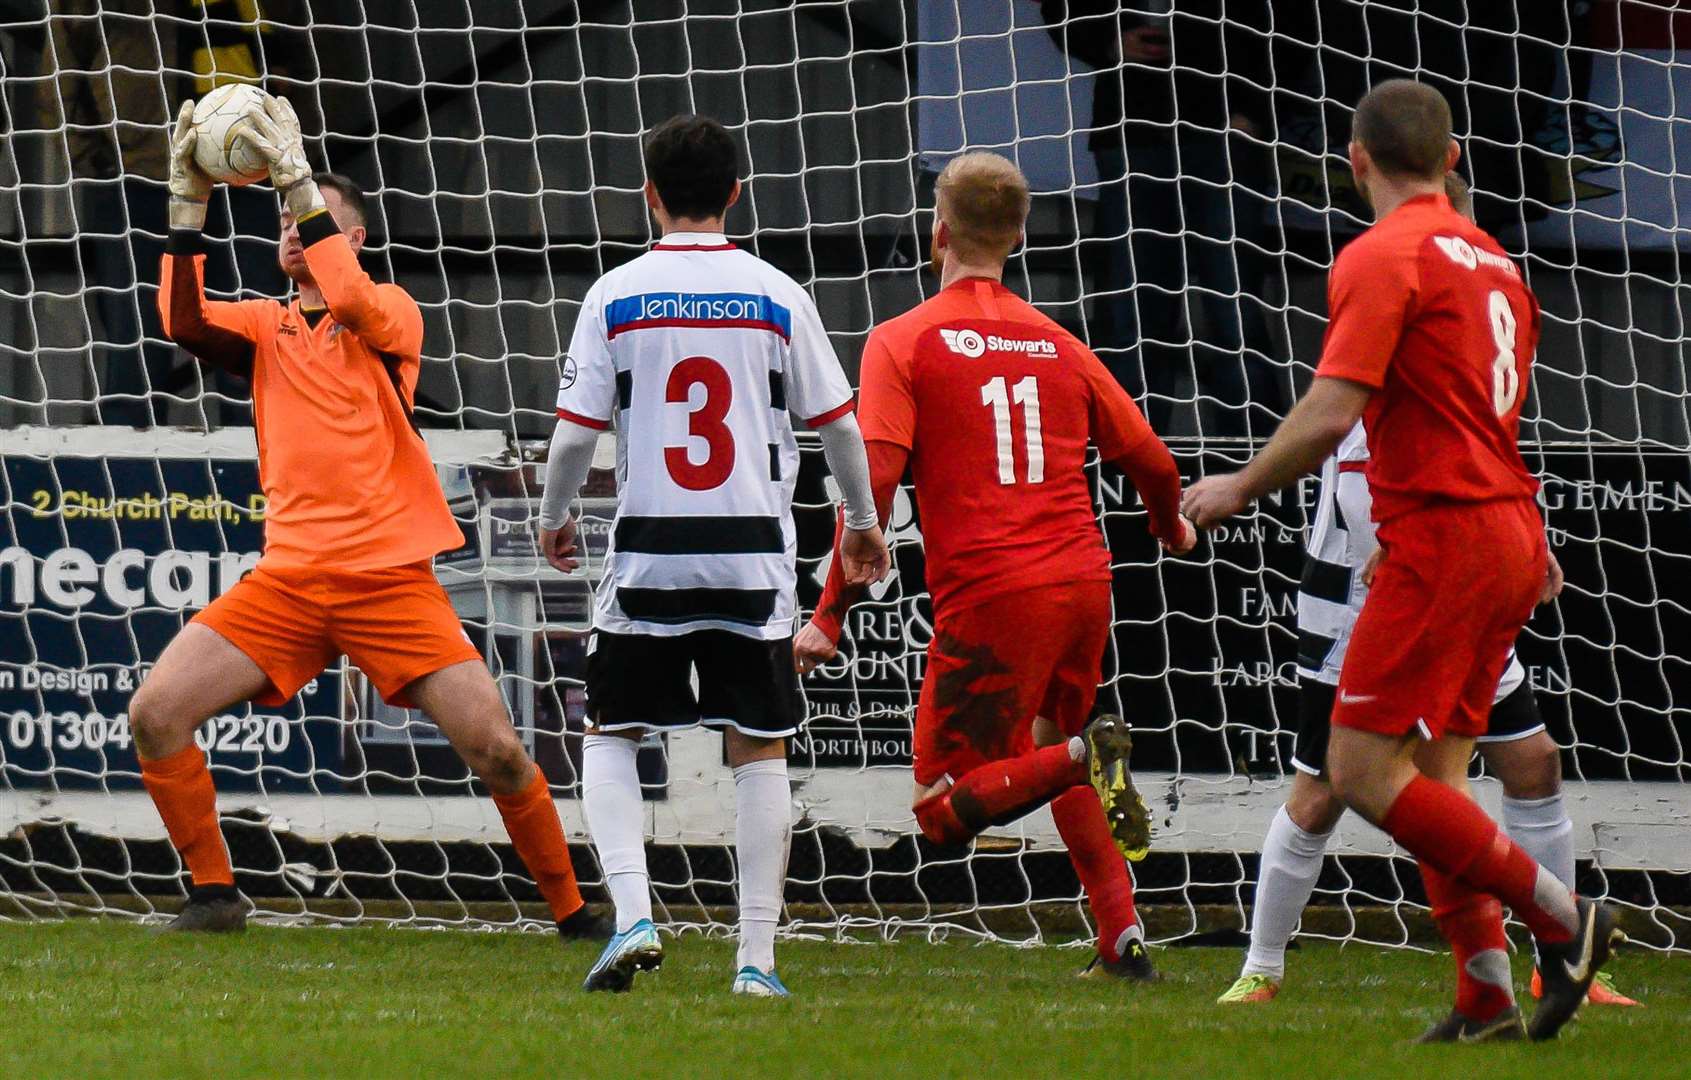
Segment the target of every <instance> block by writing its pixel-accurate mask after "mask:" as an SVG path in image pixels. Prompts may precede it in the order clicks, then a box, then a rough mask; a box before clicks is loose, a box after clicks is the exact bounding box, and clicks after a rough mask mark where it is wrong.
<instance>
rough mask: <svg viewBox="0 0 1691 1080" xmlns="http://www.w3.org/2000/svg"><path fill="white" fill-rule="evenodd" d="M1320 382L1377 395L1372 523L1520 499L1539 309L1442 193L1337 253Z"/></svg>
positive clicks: (1513, 271) (1493, 245)
mask: <svg viewBox="0 0 1691 1080" xmlns="http://www.w3.org/2000/svg"><path fill="white" fill-rule="evenodd" d="M1327 309H1328V313H1329V316H1330V321H1329V322H1328V324H1327V341H1326V344H1325V346H1324V347H1323V348H1322V353H1321V364H1320V366H1319V367H1317V368H1316V371H1315V373H1316V374H1317V375H1331V376H1335V377H1337V378H1341V379H1349V380H1351V381H1353V382H1359V383H1362V384H1364V385H1366V386H1370V387H1373V388H1374V389H1375V390H1376V391H1378V392H1377V393H1375V394H1374V396H1373V397H1372V399H1370V401H1369V403H1368V408H1367V410H1366V412H1364V414H1363V423H1364V426H1365V427H1366V428H1367V430H1368V452H1369V455H1370V458H1369V462H1368V487H1369V489H1370V490H1371V491H1372V492H1373V495H1374V520H1375V521H1378V522H1384V521H1388V520H1390V519H1391V518H1393V517H1396V516H1398V515H1399V514H1403V513H1405V512H1407V511H1410V510H1414V509H1416V508H1418V507H1421V506H1426V505H1429V504H1432V503H1439V502H1484V501H1488V500H1492V499H1530V498H1532V497H1533V496H1534V495H1535V494H1536V493H1537V492H1538V481H1537V480H1536V479H1535V478H1534V477H1533V475H1532V474H1531V473H1530V472H1528V471H1527V466H1526V462H1524V461H1523V460H1522V459H1521V450H1520V446H1519V445H1518V443H1517V439H1518V437H1519V432H1520V426H1521V405H1522V403H1523V402H1524V400H1525V398H1526V391H1527V373H1528V371H1529V369H1530V368H1531V366H1532V359H1533V354H1534V352H1536V351H1537V349H1538V329H1539V314H1538V301H1537V299H1536V298H1534V296H1533V294H1532V290H1531V289H1529V288H1527V285H1526V282H1524V281H1522V280H1521V272H1520V269H1519V268H1518V267H1516V265H1515V263H1514V262H1513V261H1512V260H1511V259H1510V258H1509V257H1508V256H1507V255H1505V254H1504V253H1503V249H1502V248H1501V247H1500V246H1498V243H1497V241H1495V240H1493V239H1492V238H1491V237H1490V236H1489V235H1487V234H1486V233H1485V231H1484V230H1482V229H1480V228H1479V227H1478V226H1476V225H1474V224H1473V223H1472V222H1470V221H1469V220H1468V219H1467V218H1465V217H1463V216H1462V215H1461V214H1459V213H1457V212H1456V211H1455V210H1453V209H1452V208H1451V205H1450V201H1449V200H1448V199H1446V198H1445V197H1444V196H1443V195H1423V196H1420V197H1418V198H1414V199H1410V200H1409V201H1408V202H1406V203H1404V204H1403V205H1402V206H1400V207H1399V208H1398V209H1396V210H1394V211H1392V213H1391V214H1389V215H1387V216H1386V217H1385V219H1384V220H1382V221H1379V222H1377V223H1376V224H1375V225H1374V226H1373V227H1372V228H1370V229H1369V230H1368V231H1367V232H1365V233H1363V234H1362V235H1361V236H1359V237H1357V238H1356V239H1355V240H1354V241H1352V242H1351V244H1350V246H1348V247H1346V248H1345V249H1344V251H1343V252H1341V253H1340V254H1339V258H1338V261H1337V262H1335V263H1334V264H1333V272H1332V274H1331V275H1330V277H1329V278H1328V284H1327Z"/></svg>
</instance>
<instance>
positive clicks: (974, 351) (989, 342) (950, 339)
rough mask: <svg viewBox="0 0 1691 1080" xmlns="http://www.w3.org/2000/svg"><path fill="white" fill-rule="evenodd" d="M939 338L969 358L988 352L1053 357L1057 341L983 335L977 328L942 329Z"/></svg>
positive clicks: (953, 350)
mask: <svg viewBox="0 0 1691 1080" xmlns="http://www.w3.org/2000/svg"><path fill="white" fill-rule="evenodd" d="M939 336H940V338H941V339H942V340H943V341H944V342H945V347H946V348H947V349H950V350H951V351H952V352H954V353H956V354H957V355H959V356H966V357H968V358H969V359H970V360H973V359H975V358H976V357H978V356H983V355H985V354H986V353H988V352H1007V353H1022V354H1023V355H1026V356H1039V357H1055V356H1056V355H1057V343H1056V342H1054V341H1051V340H1050V339H1048V338H1004V337H999V336H998V335H997V334H987V335H985V336H984V337H983V336H982V335H981V333H980V331H978V330H949V329H942V330H941V331H940V332H939Z"/></svg>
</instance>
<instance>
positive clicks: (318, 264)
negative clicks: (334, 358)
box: [299, 210, 423, 360]
mask: <svg viewBox="0 0 1691 1080" xmlns="http://www.w3.org/2000/svg"><path fill="white" fill-rule="evenodd" d="M299 238H300V243H302V244H304V245H305V264H306V266H307V267H309V268H310V270H311V277H312V279H313V280H314V281H316V282H317V287H318V288H319V289H321V290H323V302H324V303H326V304H328V305H329V314H330V315H333V316H334V318H335V321H336V322H338V323H340V324H341V325H342V326H344V327H346V328H347V329H348V330H351V331H352V332H353V333H354V334H357V335H358V339H359V340H360V341H362V342H364V344H366V345H368V346H370V348H372V349H374V350H375V351H377V352H379V353H387V354H389V355H392V356H398V357H400V358H401V359H406V360H416V359H417V358H418V357H420V356H421V355H422V352H423V312H422V310H421V309H420V308H418V307H417V301H415V300H413V299H412V298H411V294H410V293H407V292H406V291H405V290H404V289H402V288H400V287H399V286H398V285H378V284H376V283H375V282H374V281H372V280H370V275H369V274H366V273H365V272H364V268H363V267H362V266H360V265H358V256H357V254H355V253H354V252H353V250H352V245H351V244H349V243H347V240H346V237H345V235H343V234H342V233H341V231H340V228H339V227H338V226H337V225H335V222H334V219H333V218H332V217H330V216H329V213H328V211H326V210H325V211H323V212H322V213H320V214H313V215H312V216H310V217H307V218H306V219H305V220H304V221H301V222H300V223H299Z"/></svg>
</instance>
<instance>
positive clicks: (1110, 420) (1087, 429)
mask: <svg viewBox="0 0 1691 1080" xmlns="http://www.w3.org/2000/svg"><path fill="white" fill-rule="evenodd" d="M861 381H862V389H861V390H860V393H859V398H860V400H859V404H858V416H859V422H860V423H861V425H862V428H863V437H864V439H865V440H868V441H874V440H881V441H885V442H891V443H896V444H898V445H899V446H903V447H906V448H907V449H909V451H910V468H911V472H912V474H913V475H914V478H915V482H916V500H917V504H918V506H919V507H920V509H921V514H922V538H923V543H924V545H925V549H926V553H927V577H928V591H929V592H930V593H931V594H932V595H933V599H934V605H935V606H936V607H938V606H939V605H941V604H960V603H973V602H975V601H979V600H982V599H986V598H988V597H991V596H994V595H997V594H999V593H1006V592H1013V591H1015V590H1018V589H1026V588H1031V587H1036V586H1040V585H1046V584H1050V583H1053V582H1068V581H1093V580H1101V581H1108V580H1109V579H1110V554H1109V549H1108V548H1106V547H1105V546H1104V538H1103V536H1102V535H1101V534H1100V532H1099V530H1098V520H1097V516H1096V514H1095V513H1094V510H1093V506H1092V494H1091V491H1090V490H1089V489H1088V486H1087V481H1086V474H1085V472H1084V471H1083V466H1084V464H1085V461H1086V446H1087V443H1088V442H1089V441H1090V442H1093V443H1096V444H1097V446H1098V449H1099V451H1100V452H1101V453H1102V454H1103V455H1104V457H1105V459H1114V458H1117V457H1120V456H1122V455H1125V454H1127V453H1128V452H1130V451H1132V450H1133V449H1134V448H1135V447H1137V446H1138V445H1139V444H1140V443H1142V442H1143V441H1144V440H1146V439H1150V438H1154V437H1155V436H1154V435H1153V434H1152V432H1151V427H1150V425H1149V424H1147V423H1146V422H1145V418H1144V416H1143V415H1142V414H1141V413H1140V412H1139V407H1138V406H1137V405H1135V404H1134V403H1133V399H1132V398H1130V397H1129V396H1128V395H1127V393H1126V391H1124V390H1122V388H1121V387H1120V385H1118V384H1117V383H1116V381H1115V379H1114V378H1112V377H1111V376H1110V373H1109V372H1108V371H1107V370H1105V368H1104V365H1103V364H1101V363H1099V361H1098V358H1097V357H1096V356H1094V355H1093V354H1092V351H1091V350H1090V349H1088V348H1087V347H1086V346H1085V345H1082V344H1081V343H1080V342H1079V341H1078V340H1076V339H1075V338H1074V336H1073V335H1071V334H1069V333H1068V332H1067V331H1065V330H1064V329H1063V328H1062V327H1060V326H1058V325H1057V324H1056V323H1055V322H1053V321H1051V320H1050V319H1048V318H1046V317H1045V316H1044V315H1042V314H1040V313H1039V311H1037V310H1036V309H1035V308H1034V307H1033V306H1032V305H1031V304H1028V303H1027V302H1026V301H1024V300H1022V299H1021V298H1020V297H1018V296H1017V295H1016V294H1015V293H1013V292H1011V291H1010V290H1009V289H1006V288H1005V287H1004V286H1003V285H1002V284H1000V283H998V282H996V281H990V280H986V279H983V278H967V279H964V280H962V281H958V282H955V283H954V284H952V285H951V286H950V287H949V288H947V289H945V290H944V291H943V292H941V293H940V294H939V295H937V296H935V297H933V298H932V299H930V300H928V301H927V302H926V303H924V304H922V305H920V306H919V307H917V308H915V309H913V310H911V311H909V312H906V313H905V314H903V315H901V316H899V317H898V318H896V319H893V320H891V321H889V322H885V323H882V324H881V325H880V326H877V327H876V328H875V330H874V332H873V333H871V334H870V335H869V341H868V344H867V345H866V346H865V348H864V353H863V372H862V380H861Z"/></svg>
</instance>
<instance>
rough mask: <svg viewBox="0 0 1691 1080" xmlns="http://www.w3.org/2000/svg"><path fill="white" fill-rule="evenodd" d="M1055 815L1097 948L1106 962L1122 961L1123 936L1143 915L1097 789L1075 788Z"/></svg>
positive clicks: (1059, 801)
mask: <svg viewBox="0 0 1691 1080" xmlns="http://www.w3.org/2000/svg"><path fill="white" fill-rule="evenodd" d="M1051 816H1052V817H1053V818H1055V819H1056V820H1057V832H1058V833H1059V834H1060V835H1061V836H1062V838H1063V843H1064V844H1066V845H1068V849H1069V861H1070V862H1072V863H1074V870H1075V873H1076V874H1077V875H1079V877H1080V884H1081V887H1082V888H1084V889H1085V890H1086V899H1087V902H1088V903H1089V904H1090V905H1091V907H1092V918H1093V921H1095V922H1096V923H1097V924H1098V951H1099V952H1100V953H1101V954H1103V957H1104V959H1106V960H1120V959H1121V956H1120V953H1119V950H1118V949H1117V945H1118V944H1119V943H1120V942H1121V935H1122V933H1123V931H1125V930H1127V928H1128V927H1130V926H1133V925H1134V924H1135V923H1137V922H1138V921H1139V913H1138V912H1137V911H1135V910H1134V908H1133V878H1132V877H1131V876H1130V875H1129V874H1128V872H1127V860H1126V859H1124V858H1122V857H1121V852H1119V851H1117V850H1116V842H1115V840H1114V839H1112V838H1111V836H1110V825H1109V822H1108V821H1106V820H1105V818H1104V807H1103V804H1101V803H1100V802H1099V801H1098V793H1097V792H1095V791H1093V790H1092V788H1091V787H1090V786H1088V785H1084V784H1082V785H1079V786H1076V787H1071V788H1070V789H1069V790H1067V791H1065V792H1064V793H1063V794H1061V795H1059V796H1057V797H1056V798H1055V799H1052V800H1051Z"/></svg>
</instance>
